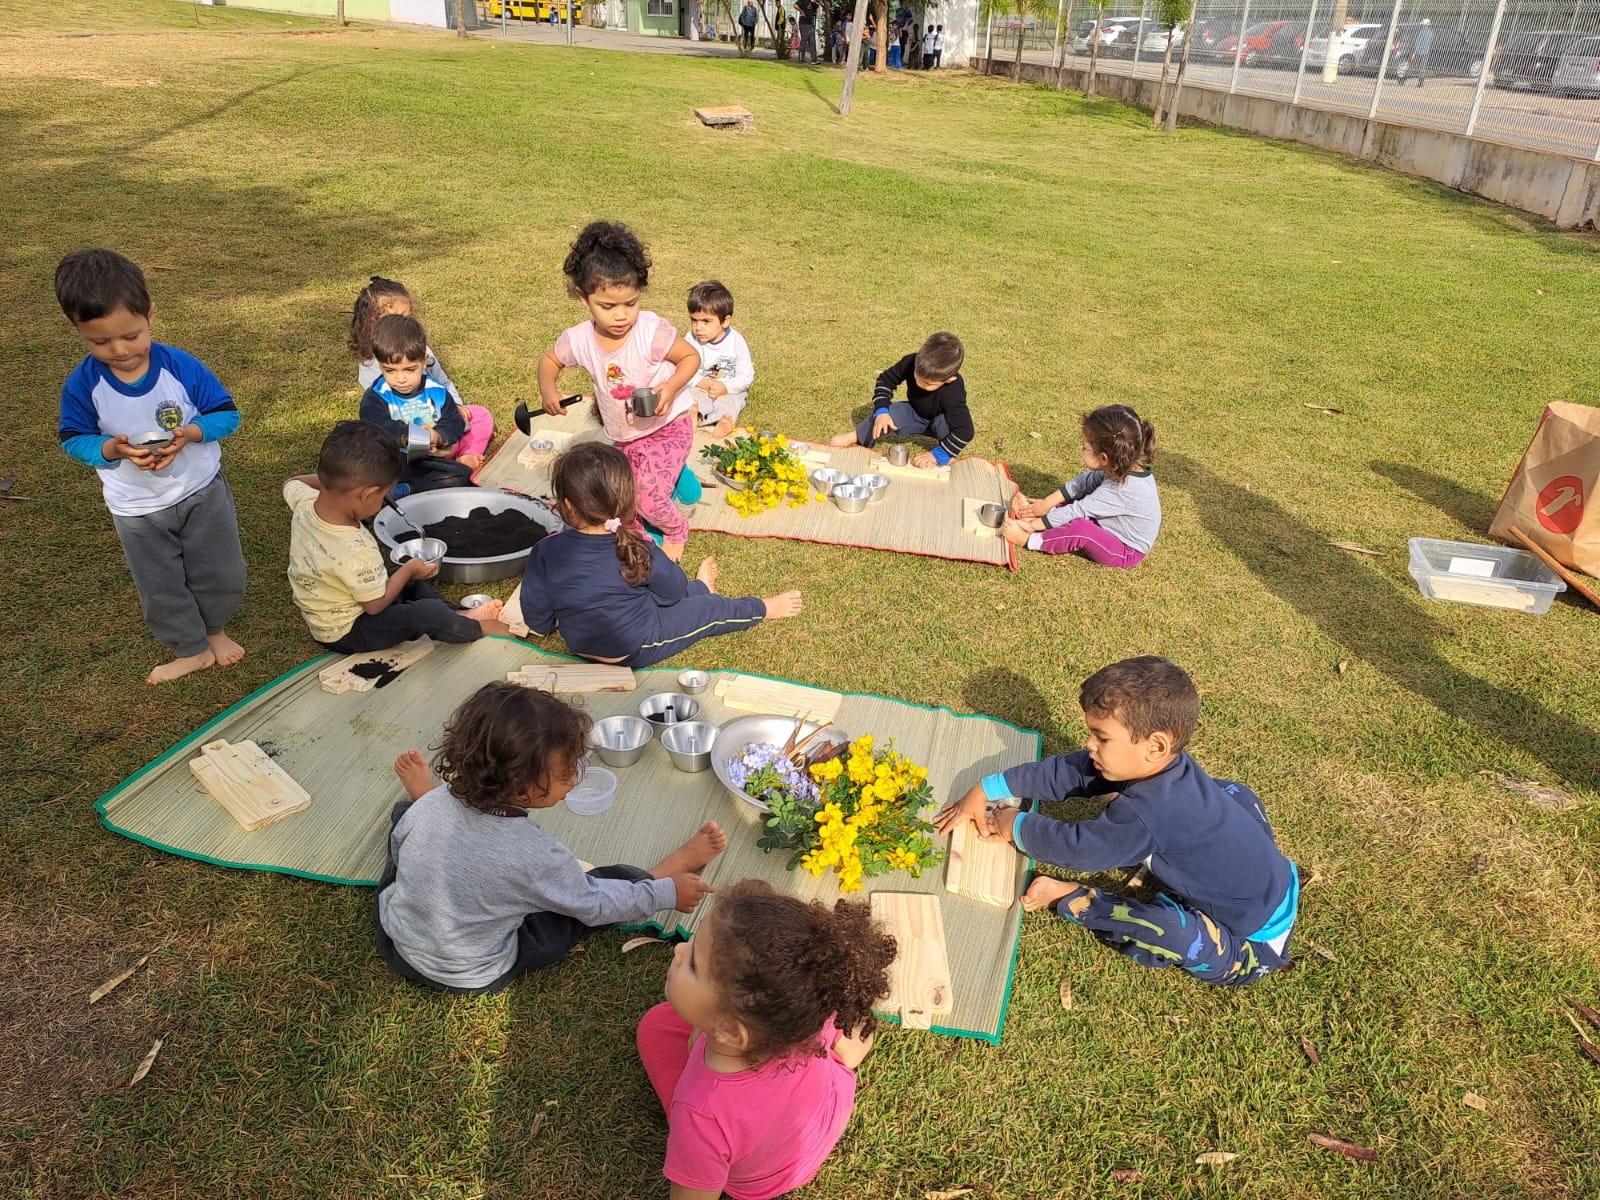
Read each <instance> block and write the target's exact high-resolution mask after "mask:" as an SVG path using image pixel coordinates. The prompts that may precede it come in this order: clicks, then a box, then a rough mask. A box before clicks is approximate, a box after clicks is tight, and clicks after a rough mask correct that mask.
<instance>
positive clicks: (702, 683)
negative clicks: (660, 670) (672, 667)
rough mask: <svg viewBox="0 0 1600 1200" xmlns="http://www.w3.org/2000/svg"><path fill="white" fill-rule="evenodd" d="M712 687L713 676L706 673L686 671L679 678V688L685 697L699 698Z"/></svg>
mask: <svg viewBox="0 0 1600 1200" xmlns="http://www.w3.org/2000/svg"><path fill="white" fill-rule="evenodd" d="M710 686H711V676H709V675H707V674H706V673H705V672H704V671H684V672H682V673H681V674H679V676H678V687H679V688H680V689H681V690H682V691H683V692H684V694H685V695H689V696H698V695H699V694H700V693H701V692H703V691H705V690H706V689H707V688H708V687H710Z"/></svg>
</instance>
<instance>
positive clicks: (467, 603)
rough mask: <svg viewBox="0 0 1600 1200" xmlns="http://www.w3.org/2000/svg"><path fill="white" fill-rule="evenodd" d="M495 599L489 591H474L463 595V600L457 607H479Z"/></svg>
mask: <svg viewBox="0 0 1600 1200" xmlns="http://www.w3.org/2000/svg"><path fill="white" fill-rule="evenodd" d="M493 599H494V597H493V596H491V595H489V593H488V592H473V593H472V595H470V596H463V597H461V602H460V603H459V604H458V605H457V606H456V607H458V608H462V609H468V608H477V607H479V606H480V605H483V604H488V603H489V602H490V601H491V600H493Z"/></svg>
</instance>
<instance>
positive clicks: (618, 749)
mask: <svg viewBox="0 0 1600 1200" xmlns="http://www.w3.org/2000/svg"><path fill="white" fill-rule="evenodd" d="M654 736H655V730H654V729H652V728H651V727H650V722H649V721H646V720H643V719H641V718H639V717H630V716H620V717H607V718H605V719H604V720H603V721H596V722H595V723H594V728H593V729H591V730H590V731H589V744H590V745H591V746H593V747H594V748H595V749H596V750H597V751H599V752H600V759H601V761H602V762H604V763H605V764H606V765H607V766H611V767H631V766H633V764H634V763H636V762H638V761H639V756H640V755H641V754H643V753H644V748H645V747H646V746H648V745H649V744H650V739H651V738H652V737H654Z"/></svg>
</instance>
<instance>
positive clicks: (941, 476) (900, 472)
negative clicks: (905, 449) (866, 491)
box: [872, 452, 950, 483]
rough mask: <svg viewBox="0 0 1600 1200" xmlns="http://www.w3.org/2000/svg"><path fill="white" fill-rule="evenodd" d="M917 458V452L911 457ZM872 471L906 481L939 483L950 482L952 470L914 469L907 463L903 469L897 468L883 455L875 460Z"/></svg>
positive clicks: (945, 468)
mask: <svg viewBox="0 0 1600 1200" xmlns="http://www.w3.org/2000/svg"><path fill="white" fill-rule="evenodd" d="M916 456H917V455H916V452H913V453H912V455H911V457H912V458H915V457H916ZM872 470H874V471H876V472H877V473H878V474H879V475H890V476H899V477H901V478H904V479H932V480H934V481H935V482H937V483H949V482H950V468H949V467H948V466H944V467H913V466H912V465H911V464H910V463H907V464H906V465H905V466H903V467H897V466H895V465H894V463H892V462H890V461H889V460H888V459H887V458H885V457H884V456H883V455H881V454H879V455H876V456H875V457H874V458H873V460H872Z"/></svg>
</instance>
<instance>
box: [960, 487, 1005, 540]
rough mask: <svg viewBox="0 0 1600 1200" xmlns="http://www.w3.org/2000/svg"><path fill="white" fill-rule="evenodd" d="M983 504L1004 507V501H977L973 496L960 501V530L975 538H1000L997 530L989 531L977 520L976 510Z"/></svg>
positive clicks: (989, 529) (987, 527)
mask: <svg viewBox="0 0 1600 1200" xmlns="http://www.w3.org/2000/svg"><path fill="white" fill-rule="evenodd" d="M985 504H998V505H1000V506H1001V507H1002V508H1004V507H1005V501H1004V500H979V499H977V498H976V497H974V496H966V497H963V498H962V501H961V528H963V529H965V530H966V531H967V532H968V533H970V534H972V535H973V536H975V537H990V538H997V537H999V536H1000V531H999V530H998V529H991V528H989V526H987V525H985V524H983V523H982V522H981V521H979V520H978V510H979V509H980V508H982V507H983V506H984V505H985Z"/></svg>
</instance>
